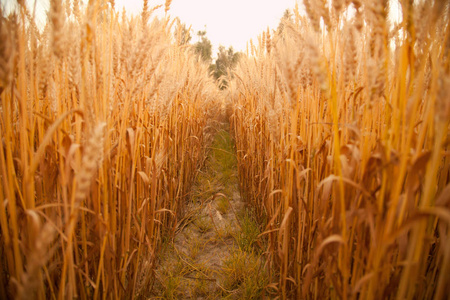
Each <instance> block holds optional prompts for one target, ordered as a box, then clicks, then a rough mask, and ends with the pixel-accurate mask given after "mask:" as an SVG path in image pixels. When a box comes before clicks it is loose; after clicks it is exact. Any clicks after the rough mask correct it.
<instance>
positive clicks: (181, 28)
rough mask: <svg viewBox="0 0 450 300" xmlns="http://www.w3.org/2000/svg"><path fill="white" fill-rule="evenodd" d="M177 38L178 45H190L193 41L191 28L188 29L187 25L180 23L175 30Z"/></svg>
mask: <svg viewBox="0 0 450 300" xmlns="http://www.w3.org/2000/svg"><path fill="white" fill-rule="evenodd" d="M175 37H176V39H177V42H178V45H180V46H183V45H188V44H189V42H190V41H191V39H192V36H191V27H189V28H188V27H186V24H185V23H180V22H179V21H178V23H177V27H176V28H175Z"/></svg>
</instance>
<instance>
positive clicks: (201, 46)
mask: <svg viewBox="0 0 450 300" xmlns="http://www.w3.org/2000/svg"><path fill="white" fill-rule="evenodd" d="M197 35H198V36H199V38H200V40H199V41H198V42H197V43H195V45H194V50H195V52H196V53H197V54H198V55H200V57H201V58H202V59H203V61H205V62H207V63H211V61H212V44H211V41H210V40H209V39H208V38H207V37H206V30H201V31H199V32H197Z"/></svg>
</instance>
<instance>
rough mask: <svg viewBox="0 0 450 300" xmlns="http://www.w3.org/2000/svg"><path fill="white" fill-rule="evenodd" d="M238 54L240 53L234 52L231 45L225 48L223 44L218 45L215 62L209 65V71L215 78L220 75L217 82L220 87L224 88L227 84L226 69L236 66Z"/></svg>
mask: <svg viewBox="0 0 450 300" xmlns="http://www.w3.org/2000/svg"><path fill="white" fill-rule="evenodd" d="M239 56H240V53H239V52H234V50H233V47H229V48H228V49H226V48H225V47H224V46H219V51H218V52H217V59H216V62H215V63H214V64H212V65H211V66H210V71H211V72H212V74H213V76H214V78H215V79H219V78H221V77H222V80H221V82H220V83H219V87H220V88H221V89H225V88H226V87H227V86H228V81H227V80H226V76H227V75H228V71H229V70H231V69H233V68H234V67H235V66H236V64H237V62H238V60H239Z"/></svg>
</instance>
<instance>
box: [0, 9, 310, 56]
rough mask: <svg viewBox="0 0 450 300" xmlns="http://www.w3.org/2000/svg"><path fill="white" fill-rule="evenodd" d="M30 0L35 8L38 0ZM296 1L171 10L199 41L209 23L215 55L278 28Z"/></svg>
mask: <svg viewBox="0 0 450 300" xmlns="http://www.w3.org/2000/svg"><path fill="white" fill-rule="evenodd" d="M63 1H67V0H63ZM70 1H71V2H72V0H70ZM81 1H83V0H81ZM84 1H85V2H86V1H87V0H84ZM26 2H27V4H28V5H29V7H30V8H31V9H30V10H31V11H33V6H34V4H35V0H26ZM295 2H296V0H173V1H172V4H171V6H170V11H169V14H170V15H171V16H172V17H179V18H180V20H181V22H183V23H185V24H186V25H187V26H188V27H189V25H192V32H191V35H192V40H191V42H192V43H195V42H197V41H198V37H197V35H196V33H197V31H199V30H204V29H205V26H206V32H207V33H206V36H207V38H208V39H209V40H211V43H212V44H213V47H214V49H213V55H215V54H216V51H217V48H218V46H219V45H223V46H225V47H227V48H228V47H229V46H233V48H234V50H235V51H245V48H246V44H247V42H248V41H249V40H250V39H253V40H254V41H256V38H257V36H258V35H259V34H261V33H262V32H263V31H265V30H266V29H267V27H269V28H271V29H275V28H276V27H277V26H278V23H279V21H280V19H281V17H282V16H283V13H284V11H285V10H286V9H287V8H289V9H291V10H292V9H293V8H294V7H295ZM0 3H1V5H2V7H4V8H5V6H10V5H11V4H12V3H17V2H16V0H0ZM164 3H165V0H149V6H150V7H153V6H156V5H158V4H162V5H163V7H162V8H160V9H159V10H158V13H157V15H158V16H163V15H164ZM300 3H302V2H301V1H300ZM142 6H143V0H116V11H119V12H121V11H122V8H123V7H125V9H126V11H127V12H128V13H133V14H139V13H140V12H141V10H142ZM299 6H300V7H301V6H302V5H301V4H299ZM48 7H49V0H36V17H37V19H38V23H45V20H46V14H45V11H46V10H48Z"/></svg>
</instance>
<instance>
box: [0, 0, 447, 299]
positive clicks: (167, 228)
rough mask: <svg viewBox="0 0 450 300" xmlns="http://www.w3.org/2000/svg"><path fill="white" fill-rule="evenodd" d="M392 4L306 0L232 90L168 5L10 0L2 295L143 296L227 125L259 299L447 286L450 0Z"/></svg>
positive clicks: (2, 131)
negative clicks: (38, 16)
mask: <svg viewBox="0 0 450 300" xmlns="http://www.w3.org/2000/svg"><path fill="white" fill-rule="evenodd" d="M393 2H394V1H387V0H351V1H347V0H333V1H325V0H323V1H310V0H305V1H303V3H298V4H297V5H296V7H295V8H294V10H293V15H292V16H291V17H290V18H288V19H285V20H283V21H282V23H281V25H282V26H279V28H278V29H277V30H270V29H268V30H267V31H266V32H263V33H262V34H261V35H260V37H259V38H258V40H257V41H255V43H253V42H251V43H250V44H249V47H248V50H247V53H244V54H243V55H241V56H240V60H239V63H238V66H237V67H236V68H235V69H234V70H229V74H228V78H227V81H228V82H229V86H228V88H227V89H225V90H220V89H219V88H218V85H217V82H215V81H214V79H213V78H212V77H211V76H210V75H209V71H208V65H207V64H205V63H204V62H202V60H201V59H200V58H199V57H198V55H196V53H195V52H194V51H192V49H191V47H189V46H188V45H186V44H185V43H183V41H181V40H182V39H183V38H184V37H183V34H182V33H181V32H180V31H179V30H177V29H176V28H179V27H178V26H177V24H179V22H180V20H178V19H177V18H171V17H170V15H169V9H170V5H171V1H169V0H168V1H166V2H165V4H164V5H162V7H160V6H155V7H151V5H150V4H149V3H148V1H147V0H143V9H142V12H141V14H140V15H138V16H129V15H127V14H126V12H125V11H123V12H118V11H116V9H115V3H114V0H111V1H104V0H91V1H89V2H88V3H85V4H84V3H82V2H80V1H78V0H73V1H61V0H51V1H50V10H49V13H48V20H47V23H46V24H45V26H42V27H41V26H38V25H37V24H36V20H35V17H34V15H33V14H32V12H31V11H30V9H29V8H28V7H27V6H26V5H25V3H24V1H17V4H18V5H17V9H16V10H15V11H13V12H12V13H10V14H8V15H7V14H5V13H4V12H0V99H1V104H0V115H1V118H0V136H1V138H2V145H1V147H0V180H1V185H0V197H1V198H0V200H1V204H2V205H0V227H1V231H0V236H1V239H0V255H1V257H0V269H1V270H0V298H2V299H8V298H15V299H72V298H80V299H99V298H102V299H128V298H130V299H134V298H137V299H147V298H148V295H149V290H150V289H151V287H152V286H153V283H154V280H155V276H154V270H155V268H156V265H157V262H158V255H159V253H160V249H161V245H162V244H163V243H164V241H166V240H168V239H171V238H173V236H174V235H175V232H176V229H177V226H178V224H179V221H180V220H181V218H182V217H183V216H184V214H185V211H186V205H187V203H188V202H189V199H190V194H191V190H192V186H193V184H194V181H195V178H196V177H197V174H198V171H199V169H200V167H201V166H202V165H203V163H204V161H205V158H206V155H207V153H208V147H209V145H211V143H212V140H213V134H212V132H213V130H214V127H215V126H216V125H215V124H216V123H217V122H223V120H224V119H226V121H225V122H228V123H229V128H230V133H231V136H232V138H233V142H234V145H235V146H234V150H235V155H236V157H237V168H238V181H239V189H240V193H241V195H242V198H243V199H244V200H245V203H246V207H247V208H248V210H249V211H252V212H253V213H254V214H255V218H256V219H257V220H258V221H259V224H258V226H259V229H260V234H259V236H258V243H259V245H262V247H264V251H263V254H262V257H263V260H264V268H265V270H266V273H264V274H267V280H266V281H265V282H267V284H266V286H264V288H263V292H262V294H263V295H264V298H267V299H272V298H280V299H338V298H342V299H448V297H450V292H449V289H448V286H449V285H450V275H449V274H450V236H449V234H450V134H449V132H450V131H449V122H450V52H449V50H450V26H449V25H450V22H449V21H450V4H449V2H448V1H440V0H435V1H408V0H400V1H398V2H397V1H395V2H396V3H397V10H396V11H397V14H398V16H397V19H398V20H392V18H390V17H389V15H390V11H391V9H392V3H393ZM158 9H159V10H164V12H165V17H160V18H156V17H154V16H153V15H154V11H155V10H158ZM237 9H238V8H237ZM303 11H304V12H305V13H303ZM399 16H400V17H399ZM399 20H400V21H399Z"/></svg>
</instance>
